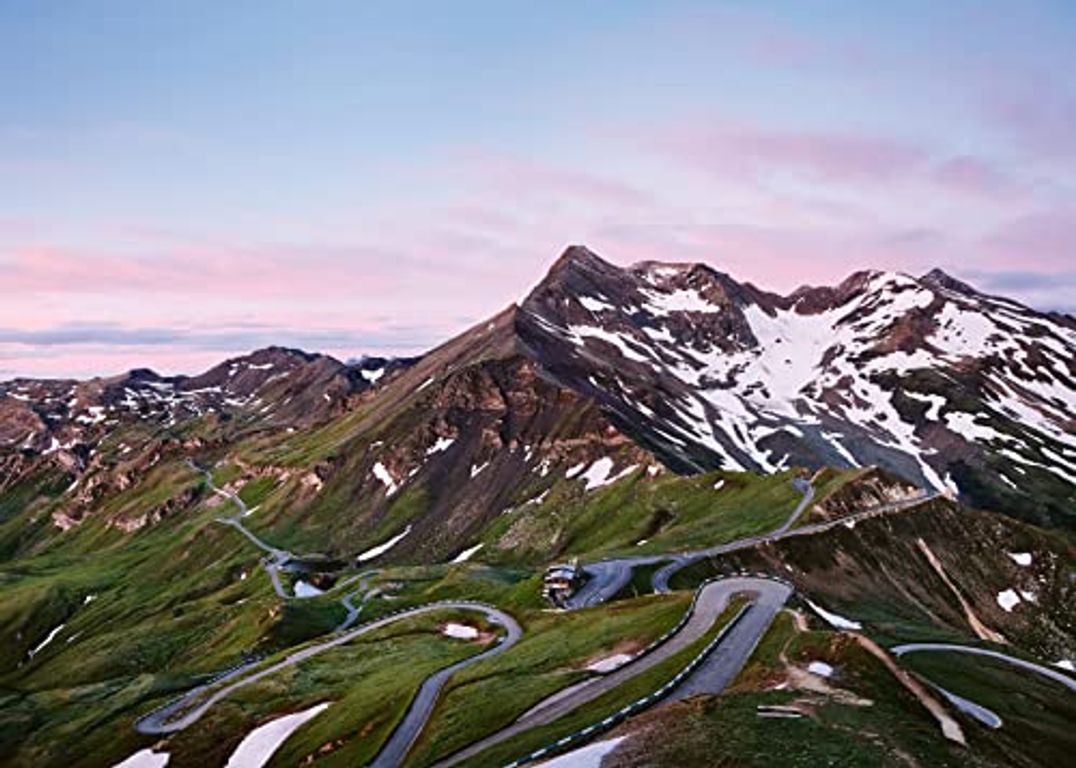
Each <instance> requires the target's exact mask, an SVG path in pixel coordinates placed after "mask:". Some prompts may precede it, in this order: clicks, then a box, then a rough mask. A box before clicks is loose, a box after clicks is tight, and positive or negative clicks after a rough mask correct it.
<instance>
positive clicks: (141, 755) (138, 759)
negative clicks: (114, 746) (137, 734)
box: [112, 748, 170, 768]
mask: <svg viewBox="0 0 1076 768" xmlns="http://www.w3.org/2000/svg"><path fill="white" fill-rule="evenodd" d="M169 757H170V755H169V754H168V753H167V752H154V751H153V750H152V749H149V748H147V749H140V750H138V751H137V752H135V753H134V754H133V755H131V756H130V757H128V758H127V759H126V760H123V761H122V762H119V763H116V764H115V765H113V766H112V768H164V766H166V765H168V758H169Z"/></svg>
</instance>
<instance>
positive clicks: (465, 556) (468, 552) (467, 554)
mask: <svg viewBox="0 0 1076 768" xmlns="http://www.w3.org/2000/svg"><path fill="white" fill-rule="evenodd" d="M480 549H482V543H481V542H479V543H478V544H475V545H474V546H473V547H470V548H469V549H465V550H463V551H462V552H460V553H459V554H458V555H456V556H455V557H454V558H453V559H452V562H454V563H466V562H467V561H468V560H470V559H471V556H472V555H474V553H475V552H477V551H478V550H480Z"/></svg>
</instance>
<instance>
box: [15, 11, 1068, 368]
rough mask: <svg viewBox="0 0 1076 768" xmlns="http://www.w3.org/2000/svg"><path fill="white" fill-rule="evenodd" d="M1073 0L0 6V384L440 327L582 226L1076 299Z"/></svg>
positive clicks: (775, 277)
mask: <svg viewBox="0 0 1076 768" xmlns="http://www.w3.org/2000/svg"><path fill="white" fill-rule="evenodd" d="M1074 51H1076V3H1072V2H1068V1H1067V0H1057V1H1055V2H1045V1H1036V0H1019V1H1015V2H1006V1H1004V0H998V1H996V2H981V0H968V1H966V2H965V1H963V0H951V1H947V2H945V3H938V2H937V1H936V0H933V1H932V2H912V1H910V0H909V1H907V2H904V1H900V0H898V1H896V2H892V3H863V2H860V1H858V0H856V1H852V0H849V1H848V2H841V1H840V0H828V1H827V2H822V1H821V0H818V1H811V0H799V1H797V2H778V1H776V0H772V1H770V2H765V3H759V2H703V3H693V2H676V1H675V0H664V1H663V2H660V3H659V2H631V1H630V0H620V1H619V2H615V3H614V2H588V1H587V0H573V1H572V2H558V1H556V0H550V1H549V2H544V3H534V2H514V0H498V1H497V2H469V1H468V0H458V2H453V3H445V2H409V1H407V0H396V1H395V2H384V3H381V2H374V1H373V0H369V1H368V2H362V3H355V2H340V3H337V2H323V1H320V0H315V1H311V2H298V0H296V2H272V1H271V0H257V1H256V2H243V1H242V0H236V1H234V2H228V3H219V2H199V1H197V0H186V1H185V2H182V3H180V2H156V1H154V0H137V1H136V2H111V1H109V0H95V1H94V2H51V1H50V0H0V94H2V98H0V180H2V181H0V379H6V378H11V377H14V376H23V375H27V376H78V377H86V376H92V375H113V374H116V373H120V372H122V371H124V370H127V369H129V368H132V367H153V368H155V369H157V370H159V371H161V372H167V373H175V372H198V371H200V370H204V369H205V368H208V367H210V366H211V365H213V364H215V363H216V362H219V361H220V360H222V359H223V358H225V357H227V356H230V355H235V354H241V353H243V352H246V351H250V350H253V349H255V348H258V347H261V346H266V345H269V344H285V345H289V346H297V347H301V348H304V349H307V350H312V351H323V352H328V353H330V354H334V355H337V356H339V357H341V358H348V357H353V356H359V355H362V354H373V355H384V354H413V353H417V352H421V351H422V350H425V349H428V348H430V347H431V346H433V345H435V344H437V343H439V342H441V341H444V340H446V339H447V338H449V337H450V336H452V335H453V334H455V333H458V332H460V331H462V330H464V329H465V328H467V327H468V326H470V325H471V324H473V323H476V322H479V321H481V320H482V319H483V318H485V317H487V316H489V315H491V314H493V313H495V312H497V311H499V310H500V309H503V308H504V307H505V306H507V305H508V304H510V303H511V302H512V301H514V300H516V299H518V298H520V297H521V296H523V295H525V294H526V292H527V291H528V290H529V288H530V287H531V286H532V285H534V284H535V283H536V282H538V281H539V280H540V279H541V277H542V275H543V274H544V273H545V271H546V269H547V268H548V266H549V265H550V264H551V263H552V262H553V261H554V260H555V258H556V257H557V255H558V254H559V253H560V252H561V251H562V250H563V249H564V247H565V246H567V245H569V244H572V243H582V244H586V245H588V246H589V247H590V248H591V249H592V250H594V251H595V252H597V253H599V254H600V255H602V256H603V257H605V258H607V259H609V260H610V261H613V262H615V263H620V264H630V263H633V262H635V261H639V260H643V259H655V260H663V261H677V262H681V261H692V262H694V261H701V262H705V263H708V264H710V265H712V266H714V267H715V268H717V269H720V270H722V271H725V272H728V273H729V274H731V275H732V276H733V277H735V278H737V279H740V280H749V281H751V282H754V283H755V284H756V285H759V286H761V287H765V288H768V289H771V290H777V291H781V292H785V291H789V290H792V289H794V288H796V287H798V286H799V285H803V284H814V285H818V284H827V283H833V282H836V281H839V280H840V279H841V278H843V277H845V276H847V275H848V274H849V273H851V272H853V271H856V270H859V269H865V268H877V269H894V270H900V271H903V272H907V273H910V274H919V273H922V272H926V271H928V270H929V269H931V268H933V267H941V268H943V269H945V270H946V271H948V272H950V273H951V274H953V275H955V276H958V277H960V278H962V279H965V280H967V281H969V282H971V283H972V284H973V285H975V286H977V287H979V288H980V289H982V290H984V291H987V292H992V293H1000V294H1003V295H1007V296H1011V297H1014V298H1017V299H1019V300H1021V301H1023V302H1025V303H1027V304H1029V305H1031V306H1034V307H1036V308H1040V309H1050V310H1059V311H1067V312H1076V78H1074V77H1073V73H1074V71H1076V53H1074Z"/></svg>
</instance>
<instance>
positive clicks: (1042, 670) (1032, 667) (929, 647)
mask: <svg viewBox="0 0 1076 768" xmlns="http://www.w3.org/2000/svg"><path fill="white" fill-rule="evenodd" d="M890 650H891V651H892V652H893V654H894V655H896V656H903V655H904V654H906V653H920V652H922V651H947V652H952V653H970V654H972V655H973V656H987V657H989V658H991V659H997V660H998V661H1004V662H1008V663H1009V664H1012V665H1014V666H1017V667H1020V668H1021V669H1026V670H1028V671H1029V672H1035V673H1036V674H1039V675H1042V676H1043V677H1048V678H1050V679H1051V680H1055V681H1057V682H1059V683H1061V685H1063V686H1065V687H1066V688H1068V689H1069V690H1070V691H1076V677H1072V676H1071V675H1066V674H1065V673H1064V672H1062V671H1061V670H1058V669H1051V668H1050V667H1045V666H1043V665H1042V664H1036V663H1035V662H1033V661H1026V660H1024V659H1018V658H1016V657H1015V656H1009V655H1008V654H1005V653H1000V652H998V651H991V650H990V649H989V648H976V647H974V646H968V645H951V644H949V643H907V644H905V645H898V646H895V647H894V648H891V649H890Z"/></svg>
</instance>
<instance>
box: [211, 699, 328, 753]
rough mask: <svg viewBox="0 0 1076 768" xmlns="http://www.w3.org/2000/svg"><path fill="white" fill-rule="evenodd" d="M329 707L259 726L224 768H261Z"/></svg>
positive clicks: (306, 710) (236, 750)
mask: <svg viewBox="0 0 1076 768" xmlns="http://www.w3.org/2000/svg"><path fill="white" fill-rule="evenodd" d="M328 707H329V705H328V703H323V704H317V705H315V706H313V707H310V709H305V710H303V711H302V712H296V713H295V714H293V715H285V716H284V717H278V718H277V719H276V720H271V721H269V722H268V723H266V724H265V725H261V726H258V727H257V728H255V729H254V730H253V731H251V732H250V733H248V734H247V735H246V737H245V738H244V739H243V740H242V741H241V742H239V746H238V747H236V748H235V751H234V752H232V756H231V757H229V758H228V763H227V764H226V765H225V766H224V768H261V766H263V765H265V764H266V763H268V762H269V758H271V757H272V756H273V754H274V753H275V752H276V751H277V750H278V749H280V745H281V744H283V743H284V742H285V741H286V740H287V738H288V737H289V736H291V734H292V733H293V732H294V731H295V730H296V729H298V728H299V726H301V725H302V724H303V723H305V722H306V721H307V720H311V719H313V718H315V717H317V716H318V715H320V714H321V713H322V712H324V711H325V710H326V709H327V708H328Z"/></svg>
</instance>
